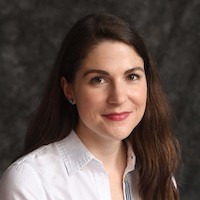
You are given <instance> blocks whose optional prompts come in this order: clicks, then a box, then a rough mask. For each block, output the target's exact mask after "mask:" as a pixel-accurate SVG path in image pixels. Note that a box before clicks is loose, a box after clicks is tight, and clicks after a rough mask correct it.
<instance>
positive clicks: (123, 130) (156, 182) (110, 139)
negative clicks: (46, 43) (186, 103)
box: [0, 15, 179, 200]
mask: <svg viewBox="0 0 200 200" xmlns="http://www.w3.org/2000/svg"><path fill="white" fill-rule="evenodd" d="M24 155H25V156H23V157H22V158H20V159H18V160H17V161H16V162H14V163H13V164H12V165H11V166H10V167H9V168H8V169H7V171H6V172H5V173H4V175H3V178H2V180H1V185H0V199H4V200H11V199H16V200H19V199H29V200H32V199H34V200H35V199H43V200H47V199H48V200H53V199H54V200H55V199H59V200H64V199H70V200H75V199H76V200H77V199H87V200H89V199H91V200H94V199H103V200H107V199H109V200H110V199H112V200H123V199H124V200H125V199H126V200H130V199H132V200H155V199H156V200H161V199H162V200H163V199H168V200H175V199H176V200H177V199H179V195H178V189H177V187H176V184H175V181H174V178H173V176H174V174H175V171H176V169H177V166H178V143H177V141H176V139H175V137H174V135H173V133H172V130H171V126H170V112H169V108H168V105H167V102H166V98H165V95H164V93H163V90H162V88H161V84H160V81H159V75H158V72H157V69H156V66H155V64H154V62H153V61H152V60H151V59H150V57H149V55H148V53H147V50H146V48H145V45H144V43H143V41H142V39H141V38H140V37H139V36H138V34H137V33H136V32H135V31H134V30H133V28H132V27H130V26H129V25H128V24H126V23H125V22H124V21H122V20H121V19H119V18H118V17H116V16H112V15H88V16H86V17H84V18H83V19H81V20H79V21H78V22H77V23H76V24H75V25H74V26H73V27H72V28H71V30H70V31H69V33H68V34H67V36H66V38H65V40H64V42H63V44H62V47H61V50H60V52H59V54H58V57H57V60H56V63H55V66H54V68H53V70H52V72H51V74H50V78H49V80H48V84H47V88H46V90H45V93H44V96H43V99H42V101H41V104H40V107H39V109H38V112H37V115H36V117H35V119H34V120H33V121H32V123H31V125H30V126H29V129H28V132H27V136H26V140H25V150H24Z"/></svg>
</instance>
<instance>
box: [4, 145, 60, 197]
mask: <svg viewBox="0 0 200 200" xmlns="http://www.w3.org/2000/svg"><path fill="white" fill-rule="evenodd" d="M60 163H62V159H61V158H60V156H59V151H58V148H57V144H56V143H52V144H49V145H46V146H43V147H41V148H39V149H36V150H35V151H33V152H31V153H29V154H27V155H25V156H24V157H22V158H20V159H18V160H17V161H15V162H14V163H12V164H11V165H10V166H9V167H8V169H7V170H6V171H5V172H4V174H3V176H2V178H1V180H0V199H4V200H10V199H17V198H19V197H20V199H30V200H32V199H42V198H41V197H42V190H43V185H42V184H43V181H45V178H46V177H47V176H50V172H52V173H53V171H55V168H56V166H59V165H60ZM56 171H57V170H56ZM37 195H39V196H38V197H37Z"/></svg>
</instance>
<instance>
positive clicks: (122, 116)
mask: <svg viewBox="0 0 200 200" xmlns="http://www.w3.org/2000/svg"><path fill="white" fill-rule="evenodd" d="M61 84H62V88H63V91H64V94H65V96H66V98H68V99H73V103H74V104H76V107H77V109H78V113H79V121H78V124H77V127H76V133H77V135H78V136H79V138H80V139H81V140H82V142H83V143H84V144H85V146H86V147H87V148H88V149H89V150H90V151H91V153H93V154H94V155H95V156H96V157H97V159H99V160H101V161H102V163H103V165H104V168H105V170H106V172H107V174H108V176H109V180H110V191H111V197H112V199H113V200H122V199H124V197H123V189H122V188H123V187H122V180H123V173H124V170H125V168H126V148H125V146H124V144H123V142H122V140H123V139H125V138H127V137H128V136H129V134H130V133H131V132H132V130H133V129H134V128H135V127H136V126H137V124H138V123H139V122H140V120H141V119H142V117H143V115H144V111H145V107H146V98H147V83H146V76H145V72H144V62H143V60H142V58H141V57H140V56H139V55H138V54H137V52H136V51H135V50H134V49H133V48H132V47H131V46H129V45H127V44H125V43H122V42H117V41H103V42H101V43H99V44H98V45H97V46H96V47H95V48H93V49H92V50H91V52H90V53H89V55H88V56H87V57H86V58H85V59H84V61H83V63H82V65H81V67H80V69H79V70H78V71H77V73H76V76H75V80H74V82H73V84H68V83H67V81H66V79H65V78H62V80H61ZM122 163H123V164H122Z"/></svg>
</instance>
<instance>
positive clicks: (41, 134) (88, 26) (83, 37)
mask: <svg viewBox="0 0 200 200" xmlns="http://www.w3.org/2000/svg"><path fill="white" fill-rule="evenodd" d="M103 40H114V41H121V42H124V43H126V44H128V45H130V46H131V47H132V48H134V49H135V50H136V51H137V53H138V54H139V55H140V56H141V57H142V58H143V60H144V68H145V74H146V77H147V87H148V94H147V105H146V110H145V114H144V116H143V118H142V120H141V121H140V123H139V124H138V126H137V127H136V128H135V129H134V130H133V131H132V133H131V134H130V136H129V138H128V139H129V140H130V141H131V143H132V146H133V150H134V152H135V154H136V157H137V159H138V162H139V163H140V165H141V167H140V168H139V173H140V182H139V192H140V195H141V198H142V199H143V200H155V199H156V200H163V199H166V200H178V199H179V195H178V190H177V189H176V188H175V186H174V184H173V181H172V177H173V176H174V174H175V171H176V169H177V167H178V161H179V147H178V142H177V141H176V138H175V136H174V135H173V132H172V129H171V121H170V117H171V114H170V109H169V106H168V103H167V100H166V97H165V94H164V92H163V89H162V87H161V83H160V79H159V74H158V71H157V68H156V65H155V63H154V62H153V61H152V59H151V58H150V56H149V55H148V52H147V50H146V47H145V45H144V43H143V40H142V39H141V37H140V36H139V35H138V34H137V32H136V31H135V30H134V29H133V28H132V27H131V26H130V25H129V24H127V23H126V22H124V21H123V20H121V19H120V18H118V17H116V16H113V15H106V14H103V15H88V16H86V17H84V18H82V19H80V20H79V21H78V22H77V23H76V24H75V25H74V26H73V27H72V28H71V29H70V31H69V32H68V34H67V35H66V37H65V39H64V41H63V43H62V46H61V49H60V51H59V53H58V57H57V60H56V62H55V65H54V68H53V69H52V71H51V74H50V76H49V80H48V83H47V87H46V89H45V92H44V96H43V98H42V101H41V104H40V106H39V108H38V111H37V113H36V116H35V118H34V119H33V120H32V122H31V123H30V126H29V127H28V131H27V135H26V138H25V148H24V154H26V153H28V152H30V151H32V150H34V149H36V148H38V147H40V146H42V145H45V144H49V143H51V142H55V141H58V140H60V139H62V138H64V137H66V136H67V135H68V134H69V132H70V131H71V129H73V128H74V127H75V125H76V123H77V120H78V112H77V109H76V106H74V105H71V104H70V103H69V102H67V101H66V98H65V96H64V94H63V91H62V88H61V84H60V81H61V77H62V76H64V77H66V79H67V81H68V82H69V83H72V82H73V81H74V77H75V74H76V72H77V70H78V69H79V67H80V66H81V62H82V61H83V59H84V58H85V57H86V56H87V54H88V52H89V51H90V50H91V49H92V48H93V47H94V46H95V45H97V44H98V43H99V42H101V41H103Z"/></svg>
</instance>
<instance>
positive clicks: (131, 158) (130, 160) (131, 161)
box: [124, 141, 136, 174]
mask: <svg viewBox="0 0 200 200" xmlns="http://www.w3.org/2000/svg"><path fill="white" fill-rule="evenodd" d="M126 146H127V166H126V169H125V173H124V174H127V173H129V172H131V171H133V170H134V169H135V165H136V156H135V153H134V152H133V148H132V145H131V143H130V142H129V141H126Z"/></svg>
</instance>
